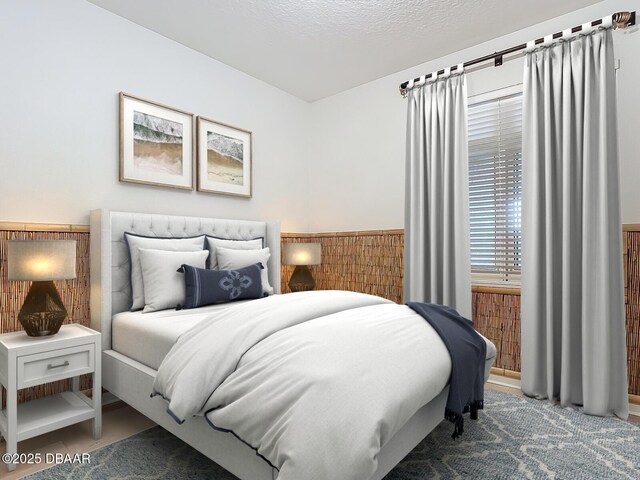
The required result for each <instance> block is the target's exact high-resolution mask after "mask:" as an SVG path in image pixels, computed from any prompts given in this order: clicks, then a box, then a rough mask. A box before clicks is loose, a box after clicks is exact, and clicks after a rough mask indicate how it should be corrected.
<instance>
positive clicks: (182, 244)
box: [124, 232, 204, 311]
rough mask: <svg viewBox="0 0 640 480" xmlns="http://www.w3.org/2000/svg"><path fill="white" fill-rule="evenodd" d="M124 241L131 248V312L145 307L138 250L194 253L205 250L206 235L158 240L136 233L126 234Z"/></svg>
mask: <svg viewBox="0 0 640 480" xmlns="http://www.w3.org/2000/svg"><path fill="white" fill-rule="evenodd" d="M124 240H125V242H127V246H128V247H129V266H130V270H131V299H132V303H131V310H132V311H133V310H140V309H141V308H143V307H144V304H145V297H144V285H143V283H142V268H141V267H140V255H139V254H138V249H140V248H148V249H153V250H170V251H174V252H176V251H180V252H192V251H197V250H204V235H198V236H197V237H185V238H158V237H145V236H144V235H137V234H135V233H130V232H125V234H124Z"/></svg>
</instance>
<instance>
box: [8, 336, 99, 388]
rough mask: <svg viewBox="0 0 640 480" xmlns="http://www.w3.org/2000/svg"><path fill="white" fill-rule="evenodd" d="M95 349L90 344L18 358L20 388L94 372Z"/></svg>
mask: <svg viewBox="0 0 640 480" xmlns="http://www.w3.org/2000/svg"><path fill="white" fill-rule="evenodd" d="M94 348H95V347H94V344H93V343H90V344H87V345H79V346H77V347H71V348H63V349H60V350H50V351H48V352H43V353H36V354H34V355H24V356H21V357H18V358H17V360H18V365H17V367H18V372H17V373H18V388H19V389H20V388H27V387H32V386H34V385H40V384H42V383H48V382H55V381H56V380H62V379H65V378H70V377H75V376H78V375H82V374H84V373H91V372H93V369H94V358H95V357H94Z"/></svg>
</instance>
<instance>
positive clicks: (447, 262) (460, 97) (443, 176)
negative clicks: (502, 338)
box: [404, 74, 471, 318]
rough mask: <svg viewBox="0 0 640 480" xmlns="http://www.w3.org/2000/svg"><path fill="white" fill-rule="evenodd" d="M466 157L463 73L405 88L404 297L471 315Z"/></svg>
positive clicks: (406, 299)
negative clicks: (409, 88)
mask: <svg viewBox="0 0 640 480" xmlns="http://www.w3.org/2000/svg"><path fill="white" fill-rule="evenodd" d="M468 163H469V159H468V144H467V88H466V80H465V76H464V74H458V75H452V76H448V75H447V76H446V77H445V78H440V79H437V80H436V81H435V82H434V81H432V82H429V83H427V84H425V85H424V86H421V87H417V88H414V89H412V90H410V91H409V95H408V106H407V158H406V170H405V178H406V189H405V195H406V198H405V250H404V266H405V268H404V300H405V302H406V301H417V302H431V303H439V304H443V305H449V306H451V307H453V308H455V309H457V310H458V311H459V312H460V313H461V314H462V315H463V316H465V317H468V318H471V264H470V245H469V244H470V241H469V182H468V177H469V172H468Z"/></svg>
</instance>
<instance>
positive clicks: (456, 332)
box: [407, 302, 487, 439]
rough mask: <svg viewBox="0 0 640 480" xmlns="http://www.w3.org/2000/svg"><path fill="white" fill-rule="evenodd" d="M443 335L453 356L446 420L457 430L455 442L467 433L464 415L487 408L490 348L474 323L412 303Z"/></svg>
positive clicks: (433, 306)
mask: <svg viewBox="0 0 640 480" xmlns="http://www.w3.org/2000/svg"><path fill="white" fill-rule="evenodd" d="M407 305H408V306H409V307H410V308H411V309H413V310H414V311H416V312H417V313H419V314H420V315H421V316H422V318H424V319H425V320H426V321H427V322H429V325H431V326H432V327H433V329H434V330H435V331H436V332H437V333H438V335H440V338H442V341H443V342H444V344H445V345H446V347H447V350H449V354H450V355H451V378H450V380H449V397H448V398H447V407H446V409H445V411H444V418H445V419H447V420H449V421H450V422H452V423H453V424H454V425H455V427H454V430H453V434H452V435H451V437H452V438H454V439H455V438H457V437H459V436H460V435H462V432H464V418H463V416H462V414H463V413H468V412H469V411H473V412H477V411H478V410H482V408H483V407H484V366H485V358H486V355H487V344H486V343H485V342H484V340H483V339H482V337H481V336H480V335H479V334H478V333H477V332H476V331H475V330H474V328H473V322H472V321H471V320H468V319H466V318H464V317H463V316H462V315H460V314H459V313H458V312H457V311H455V310H454V309H453V308H451V307H446V306H444V305H436V304H433V303H418V302H409V303H407Z"/></svg>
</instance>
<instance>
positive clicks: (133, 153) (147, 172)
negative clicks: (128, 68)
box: [120, 92, 193, 190]
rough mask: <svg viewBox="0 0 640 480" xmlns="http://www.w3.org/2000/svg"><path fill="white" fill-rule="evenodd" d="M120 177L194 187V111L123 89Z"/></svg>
mask: <svg viewBox="0 0 640 480" xmlns="http://www.w3.org/2000/svg"><path fill="white" fill-rule="evenodd" d="M120 181H121V182H131V183H142V184H146V185H156V186H163V187H173V188H182V189H185V190H193V114H191V113H188V112H183V111H182V110H177V109H175V108H171V107H167V106H166V105H161V104H159V103H155V102H151V101H149V100H144V99H142V98H138V97H134V96H132V95H128V94H126V93H122V92H121V93H120Z"/></svg>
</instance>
